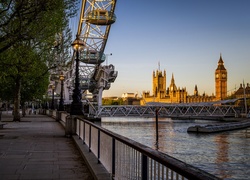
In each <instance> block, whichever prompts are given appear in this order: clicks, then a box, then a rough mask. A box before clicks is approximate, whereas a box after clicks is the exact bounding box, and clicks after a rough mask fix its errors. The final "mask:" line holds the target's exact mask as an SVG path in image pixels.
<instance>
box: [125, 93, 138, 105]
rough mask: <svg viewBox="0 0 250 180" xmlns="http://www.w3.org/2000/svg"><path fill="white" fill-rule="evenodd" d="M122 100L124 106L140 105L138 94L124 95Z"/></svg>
mask: <svg viewBox="0 0 250 180" xmlns="http://www.w3.org/2000/svg"><path fill="white" fill-rule="evenodd" d="M122 99H123V104H124V105H140V99H139V98H138V94H137V93H123V94H122Z"/></svg>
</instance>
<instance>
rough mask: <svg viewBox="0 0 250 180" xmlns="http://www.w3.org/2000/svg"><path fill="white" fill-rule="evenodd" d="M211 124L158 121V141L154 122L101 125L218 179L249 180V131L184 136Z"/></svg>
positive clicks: (127, 120)
mask: <svg viewBox="0 0 250 180" xmlns="http://www.w3.org/2000/svg"><path fill="white" fill-rule="evenodd" d="M211 123H214V122H213V121H203V120H200V121H197V120H196V121H191V120H188V121H187V120H185V121H183V120H171V119H164V118H162V119H160V118H159V124H158V141H157V136H156V135H157V133H156V124H155V121H154V118H104V119H102V123H101V124H102V126H103V127H104V128H106V129H109V130H111V131H113V132H116V133H118V134H121V135H124V136H126V137H128V138H130V139H133V140H135V141H137V142H140V143H142V144H144V145H147V146H149V147H151V148H153V149H156V150H159V151H162V152H164V153H166V154H168V155H170V156H173V157H175V158H177V159H180V160H182V161H184V162H187V163H189V164H192V165H194V166H196V167H199V168H200V169H203V170H205V171H207V172H209V173H212V174H214V175H216V176H218V177H220V178H222V179H232V180H236V179H241V180H244V179H249V177H250V172H249V170H248V169H249V167H250V153H249V152H250V138H249V137H250V128H248V129H247V130H246V129H245V130H237V131H230V132H223V133H215V134H193V133H187V128H188V127H189V126H193V125H196V124H199V125H202V124H211Z"/></svg>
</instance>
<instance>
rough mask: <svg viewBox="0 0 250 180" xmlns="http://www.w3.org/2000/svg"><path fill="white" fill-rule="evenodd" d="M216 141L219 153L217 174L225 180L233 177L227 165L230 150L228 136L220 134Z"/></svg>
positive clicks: (217, 154)
mask: <svg viewBox="0 0 250 180" xmlns="http://www.w3.org/2000/svg"><path fill="white" fill-rule="evenodd" d="M214 141H215V142H216V144H217V148H218V149H217V153H216V161H215V162H216V165H217V166H218V167H217V170H216V171H217V172H216V174H220V177H222V178H223V179H225V178H230V177H232V176H231V175H230V174H229V172H228V167H226V166H225V165H226V164H227V163H228V161H229V158H228V150H229V142H228V135H227V134H218V135H216V136H215V138H214Z"/></svg>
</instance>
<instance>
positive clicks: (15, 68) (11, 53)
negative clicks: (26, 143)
mask: <svg viewBox="0 0 250 180" xmlns="http://www.w3.org/2000/svg"><path fill="white" fill-rule="evenodd" d="M76 2H77V0H73V1H72V0H53V1H51V0H39V1H36V0H34V1H30V0H9V1H4V2H1V4H0V15H1V19H0V35H1V37H0V70H1V73H0V80H1V81H2V82H3V83H6V84H9V85H12V89H11V90H13V91H12V92H13V93H12V94H13V98H14V118H13V120H14V121H20V112H19V107H20V100H21V93H22V94H23V95H24V97H25V92H29V89H28V88H27V87H29V88H31V87H36V88H39V87H37V86H34V85H36V83H38V82H39V81H37V80H41V82H43V83H41V84H40V85H41V86H46V85H48V84H46V83H48V81H47V82H46V80H45V79H46V78H48V77H47V76H45V75H48V71H49V70H50V69H51V68H55V67H56V66H55V65H56V63H55V62H54V61H55V59H54V58H53V56H52V50H51V49H52V48H53V47H54V46H55V44H54V42H55V37H56V34H58V33H61V32H62V31H63V30H64V29H65V27H66V26H67V23H68V21H67V18H69V16H71V15H72V14H74V10H75V7H76V4H77V3H76ZM41 70H42V71H43V72H41ZM38 72H39V73H38ZM42 77H43V78H42ZM44 78H45V79H44ZM11 83H12V84H11ZM13 85H14V88H13ZM22 85H24V87H26V89H25V90H22ZM9 88H11V86H9ZM42 89H43V88H42ZM32 92H34V91H32ZM26 94H28V93H26ZM33 95H34V94H33ZM26 97H27V96H26Z"/></svg>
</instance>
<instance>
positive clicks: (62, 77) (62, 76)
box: [59, 72, 64, 81]
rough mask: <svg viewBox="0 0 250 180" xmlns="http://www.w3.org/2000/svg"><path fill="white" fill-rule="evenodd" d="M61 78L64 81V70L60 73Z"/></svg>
mask: <svg viewBox="0 0 250 180" xmlns="http://www.w3.org/2000/svg"><path fill="white" fill-rule="evenodd" d="M59 79H60V81H63V80H64V75H63V72H61V74H60V76H59Z"/></svg>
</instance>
